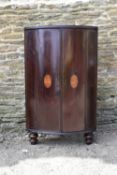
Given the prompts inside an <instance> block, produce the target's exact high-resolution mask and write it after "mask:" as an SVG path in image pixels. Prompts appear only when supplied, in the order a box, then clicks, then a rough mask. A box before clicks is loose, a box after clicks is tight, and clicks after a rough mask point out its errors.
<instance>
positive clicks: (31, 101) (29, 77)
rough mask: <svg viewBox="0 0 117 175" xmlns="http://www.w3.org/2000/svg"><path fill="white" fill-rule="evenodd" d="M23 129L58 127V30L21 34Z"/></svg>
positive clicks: (55, 128) (57, 129)
mask: <svg viewBox="0 0 117 175" xmlns="http://www.w3.org/2000/svg"><path fill="white" fill-rule="evenodd" d="M25 53H26V54H25V65H26V71H25V72H26V73H25V75H26V115H27V128H30V129H38V130H43V131H44V130H45V131H46V130H47V131H59V130H60V96H59V95H58V94H60V81H59V77H60V32H59V30H57V29H53V30H50V29H39V30H35V31H34V30H32V31H31V30H29V31H27V32H26V33H25Z"/></svg>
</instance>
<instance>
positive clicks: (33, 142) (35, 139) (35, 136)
mask: <svg viewBox="0 0 117 175" xmlns="http://www.w3.org/2000/svg"><path fill="white" fill-rule="evenodd" d="M29 140H30V143H31V145H36V144H37V143H38V134H37V133H30V134H29Z"/></svg>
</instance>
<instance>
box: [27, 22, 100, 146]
mask: <svg viewBox="0 0 117 175" xmlns="http://www.w3.org/2000/svg"><path fill="white" fill-rule="evenodd" d="M24 41H25V44H24V45H25V96H26V128H27V130H28V131H29V132H30V142H31V143H32V144H36V143H37V136H38V133H43V134H60V135H63V134H74V133H78V132H79V131H84V136H85V141H86V143H87V144H91V143H92V141H93V131H95V129H96V88H97V27H94V26H93V27H92V26H71V25H70V26H41V27H29V28H25V29H24Z"/></svg>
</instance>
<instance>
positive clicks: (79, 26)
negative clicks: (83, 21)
mask: <svg viewBox="0 0 117 175" xmlns="http://www.w3.org/2000/svg"><path fill="white" fill-rule="evenodd" d="M35 29H96V30H97V29H98V27H97V26H86V25H52V26H32V27H25V28H24V30H35Z"/></svg>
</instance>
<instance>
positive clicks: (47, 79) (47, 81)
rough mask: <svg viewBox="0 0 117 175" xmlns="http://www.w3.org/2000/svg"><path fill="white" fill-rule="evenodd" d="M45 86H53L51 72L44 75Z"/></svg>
mask: <svg viewBox="0 0 117 175" xmlns="http://www.w3.org/2000/svg"><path fill="white" fill-rule="evenodd" d="M44 86H45V87H46V88H50V87H51V86H52V77H51V75H49V74H46V75H45V76H44Z"/></svg>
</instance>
